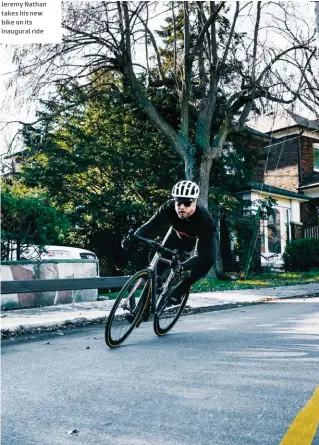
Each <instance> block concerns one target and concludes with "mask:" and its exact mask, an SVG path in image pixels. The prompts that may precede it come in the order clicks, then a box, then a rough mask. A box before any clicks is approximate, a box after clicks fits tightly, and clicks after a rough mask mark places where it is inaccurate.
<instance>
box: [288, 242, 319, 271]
mask: <svg viewBox="0 0 319 445" xmlns="http://www.w3.org/2000/svg"><path fill="white" fill-rule="evenodd" d="M283 260H284V269H285V270H303V271H309V270H310V269H315V268H319V239H312V238H303V239H299V240H294V241H292V242H291V243H290V244H287V246H286V250H285V253H284V255H283Z"/></svg>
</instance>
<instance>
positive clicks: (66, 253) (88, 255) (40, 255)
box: [3, 243, 99, 275]
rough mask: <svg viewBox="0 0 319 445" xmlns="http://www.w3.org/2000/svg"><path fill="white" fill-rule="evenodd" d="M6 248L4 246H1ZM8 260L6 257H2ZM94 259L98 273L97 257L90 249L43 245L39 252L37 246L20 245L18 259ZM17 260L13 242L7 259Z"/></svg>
mask: <svg viewBox="0 0 319 445" xmlns="http://www.w3.org/2000/svg"><path fill="white" fill-rule="evenodd" d="M3 247H4V248H6V247H5V246H3ZM3 259H4V260H5V261H8V259H7V258H3ZM72 259H75V260H81V259H82V260H96V261H97V270H98V275H99V263H98V257H97V256H96V255H95V253H94V252H91V251H90V250H86V249H82V248H79V247H69V246H45V250H44V251H42V252H40V251H39V248H38V247H37V246H33V245H30V246H27V245H22V246H21V255H20V260H72ZM16 260H17V247H16V244H15V243H11V244H10V252H9V261H16Z"/></svg>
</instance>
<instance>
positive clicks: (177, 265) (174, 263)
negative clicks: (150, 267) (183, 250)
mask: <svg viewBox="0 0 319 445" xmlns="http://www.w3.org/2000/svg"><path fill="white" fill-rule="evenodd" d="M172 269H173V271H174V272H175V273H181V272H183V265H182V263H180V262H179V261H172Z"/></svg>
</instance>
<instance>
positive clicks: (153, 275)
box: [147, 227, 176, 314]
mask: <svg viewBox="0 0 319 445" xmlns="http://www.w3.org/2000/svg"><path fill="white" fill-rule="evenodd" d="M172 230H173V229H172V227H170V229H169V230H168V232H167V233H166V235H165V237H164V239H163V241H162V246H163V245H164V244H165V242H166V240H167V238H168V237H169V236H170V234H171V232H172ZM159 262H162V263H166V264H168V265H169V266H170V265H171V261H170V260H167V259H166V258H163V257H162V254H161V253H159V252H156V253H155V255H154V257H153V259H152V261H151V263H150V265H149V267H148V268H147V269H148V270H149V271H150V274H151V278H152V289H151V313H152V314H155V312H156V302H157V299H156V281H157V264H158V263H159ZM175 275H176V274H175V272H174V271H173V270H171V271H170V274H169V276H168V278H167V279H166V281H165V284H164V289H163V292H166V290H167V288H168V286H169V284H170V283H171V281H172V279H173V278H174V277H175Z"/></svg>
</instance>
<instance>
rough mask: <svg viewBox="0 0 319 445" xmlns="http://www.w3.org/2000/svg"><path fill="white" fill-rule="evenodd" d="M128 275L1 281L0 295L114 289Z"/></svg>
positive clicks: (120, 284) (122, 283)
mask: <svg viewBox="0 0 319 445" xmlns="http://www.w3.org/2000/svg"><path fill="white" fill-rule="evenodd" d="M128 279H129V277H126V276H121V277H104V278H65V279H63V278H61V279H56V280H19V281H2V283H1V295H6V294H19V293H27V292H50V291H61V290H77V289H101V288H105V289H115V288H119V287H122V286H123V285H124V284H125V283H126V281H127V280H128Z"/></svg>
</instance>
